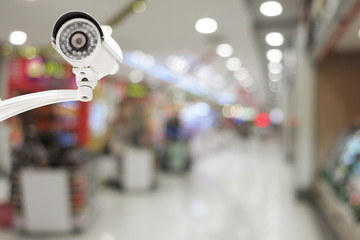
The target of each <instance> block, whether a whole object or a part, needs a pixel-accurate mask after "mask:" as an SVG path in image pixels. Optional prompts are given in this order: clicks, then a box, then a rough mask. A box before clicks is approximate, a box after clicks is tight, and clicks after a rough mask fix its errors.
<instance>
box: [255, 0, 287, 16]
mask: <svg viewBox="0 0 360 240" xmlns="http://www.w3.org/2000/svg"><path fill="white" fill-rule="evenodd" d="M282 10H283V8H282V6H281V4H280V3H279V2H276V1H267V2H264V3H262V4H261V6H260V12H261V13H262V14H263V15H265V16H267V17H275V16H279V15H280V14H281V13H282Z"/></svg>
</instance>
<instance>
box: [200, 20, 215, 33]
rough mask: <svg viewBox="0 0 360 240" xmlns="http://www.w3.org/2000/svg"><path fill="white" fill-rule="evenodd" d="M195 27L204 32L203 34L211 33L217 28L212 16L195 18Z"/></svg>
mask: <svg viewBox="0 0 360 240" xmlns="http://www.w3.org/2000/svg"><path fill="white" fill-rule="evenodd" d="M195 29H196V31H198V32H199V33H204V34H208V33H213V32H215V31H216V29H217V23H216V21H215V20H214V19H212V18H201V19H199V20H197V22H196V24H195Z"/></svg>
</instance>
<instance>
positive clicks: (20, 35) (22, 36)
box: [9, 31, 27, 45]
mask: <svg viewBox="0 0 360 240" xmlns="http://www.w3.org/2000/svg"><path fill="white" fill-rule="evenodd" d="M26 39H27V36H26V33H24V32H22V31H14V32H12V33H10V36H9V41H10V43H11V44H14V45H22V44H24V43H25V42H26Z"/></svg>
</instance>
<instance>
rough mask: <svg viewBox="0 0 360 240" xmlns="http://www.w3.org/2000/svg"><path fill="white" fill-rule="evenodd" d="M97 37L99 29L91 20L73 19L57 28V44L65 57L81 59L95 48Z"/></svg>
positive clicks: (97, 41)
mask: <svg viewBox="0 0 360 240" xmlns="http://www.w3.org/2000/svg"><path fill="white" fill-rule="evenodd" d="M99 38H100V35H99V31H98V30H97V29H96V26H94V25H93V24H92V23H91V22H89V21H87V20H84V19H73V20H71V21H69V22H68V24H66V25H64V26H63V27H62V28H61V29H60V30H59V32H58V37H57V44H58V46H59V47H60V50H61V52H62V53H63V54H64V55H65V56H66V57H67V58H69V59H71V60H82V59H85V58H87V57H89V56H90V55H91V54H92V53H93V52H94V51H95V49H97V47H98V43H99V41H100V39H99Z"/></svg>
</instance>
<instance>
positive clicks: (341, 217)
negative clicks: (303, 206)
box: [313, 179, 360, 240]
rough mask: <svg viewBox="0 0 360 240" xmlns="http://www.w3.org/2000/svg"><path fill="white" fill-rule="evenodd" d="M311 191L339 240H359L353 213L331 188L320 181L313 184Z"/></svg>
mask: <svg viewBox="0 0 360 240" xmlns="http://www.w3.org/2000/svg"><path fill="white" fill-rule="evenodd" d="M313 190H314V196H315V200H316V202H317V205H318V206H319V207H320V210H321V212H322V213H323V214H324V215H325V217H326V219H327V220H328V221H329V223H330V224H331V226H332V227H333V228H334V229H335V231H336V232H337V233H338V235H339V237H340V239H343V240H353V239H360V223H359V221H357V220H356V216H355V214H354V211H353V210H352V209H351V208H350V206H349V205H346V204H344V202H343V201H342V200H341V199H339V197H338V196H337V194H336V193H335V192H334V190H333V189H332V188H331V186H330V185H329V184H328V183H327V182H326V181H325V180H324V179H321V180H319V181H317V182H316V183H315V185H314V189H313Z"/></svg>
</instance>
